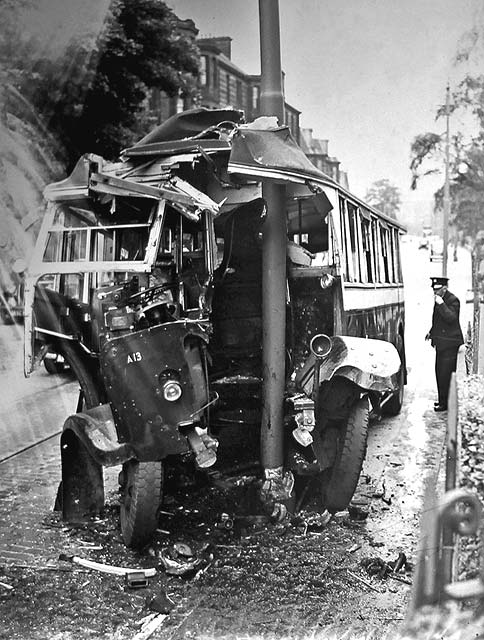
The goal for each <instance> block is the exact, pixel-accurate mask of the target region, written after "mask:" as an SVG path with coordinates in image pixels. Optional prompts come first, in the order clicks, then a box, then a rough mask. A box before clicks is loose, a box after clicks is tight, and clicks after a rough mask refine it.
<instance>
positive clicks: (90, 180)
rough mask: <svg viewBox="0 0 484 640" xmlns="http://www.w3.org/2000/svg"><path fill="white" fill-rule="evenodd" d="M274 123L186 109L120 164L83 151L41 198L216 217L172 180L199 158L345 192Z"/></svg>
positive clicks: (237, 171)
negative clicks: (168, 208) (145, 205)
mask: <svg viewBox="0 0 484 640" xmlns="http://www.w3.org/2000/svg"><path fill="white" fill-rule="evenodd" d="M275 121H276V119H275V118H273V117H261V118H258V119H257V120H255V121H254V122H252V123H248V124H244V123H243V113H242V112H241V111H239V110H236V109H204V108H200V109H191V110H189V111H184V112H182V113H179V114H176V115H174V116H172V117H171V118H168V119H167V120H166V121H165V122H164V123H163V124H161V125H160V126H158V127H156V128H155V129H153V131H151V132H150V133H149V134H148V135H146V136H145V137H143V138H142V139H141V140H139V142H137V143H136V144H135V145H133V146H132V147H129V148H127V149H125V150H124V151H123V152H122V153H121V160H120V161H119V162H117V163H112V162H107V161H105V160H103V158H102V157H100V156H95V155H93V154H90V155H86V156H83V157H82V158H81V159H80V160H79V162H78V163H77V165H76V167H75V168H74V170H73V172H72V173H71V175H70V176H69V177H68V178H66V179H65V180H61V181H60V182H56V183H53V184H50V185H48V186H47V187H46V189H45V192H44V195H45V197H46V199H47V200H51V201H61V200H72V199H79V198H86V197H89V193H90V192H102V193H111V194H112V195H113V196H114V195H126V196H131V197H148V198H155V199H159V198H165V199H166V200H168V201H173V202H178V204H179V205H180V206H185V207H188V209H192V210H193V211H195V212H197V211H200V210H201V209H209V210H211V211H212V212H213V213H214V214H215V215H217V214H218V213H219V212H220V208H221V206H222V204H223V203H221V205H218V204H217V203H216V202H214V201H213V200H211V199H210V198H209V197H208V195H206V194H204V193H202V192H201V191H199V190H198V189H195V187H193V186H192V185H189V184H188V183H187V182H184V181H182V180H180V179H179V178H177V180H175V179H174V178H175V176H177V170H178V168H179V167H180V165H181V164H183V163H189V164H191V165H194V163H195V162H196V161H197V160H200V159H205V160H206V161H207V162H208V165H209V167H210V165H211V164H212V165H213V166H212V169H213V171H214V172H215V170H216V167H215V162H214V161H215V160H216V161H217V166H218V167H219V166H220V165H222V166H223V167H224V168H225V169H226V172H227V174H228V175H229V176H230V175H234V176H237V175H239V176H245V177H246V178H252V179H254V180H256V181H258V182H260V181H261V180H268V179H270V180H276V181H278V182H285V183H293V184H294V183H295V184H299V185H306V186H307V187H308V189H309V190H310V191H313V192H315V191H317V190H318V189H320V188H321V187H324V186H326V187H333V188H338V189H339V190H341V191H343V192H345V193H346V190H345V189H343V188H342V187H341V185H338V184H337V183H336V182H335V181H334V180H333V179H332V178H330V177H329V176H327V175H326V174H324V173H323V172H321V171H320V170H319V169H318V168H317V167H315V166H314V165H313V164H312V163H311V162H310V160H309V159H308V157H307V156H306V155H305V153H304V152H303V150H302V149H301V148H300V147H299V145H298V144H297V142H296V141H295V140H294V138H293V136H292V134H291V132H290V130H289V128H288V127H286V126H283V127H279V126H275ZM93 167H94V169H93ZM353 197H354V196H353ZM356 199H357V200H358V198H356ZM361 204H364V203H363V202H361ZM365 206H367V207H368V205H365ZM368 208H369V209H371V207H368ZM378 215H379V216H381V217H383V218H386V216H382V214H381V213H380V212H378ZM392 223H393V224H396V226H398V227H401V228H402V229H403V227H402V225H400V224H399V223H398V222H396V221H394V220H392Z"/></svg>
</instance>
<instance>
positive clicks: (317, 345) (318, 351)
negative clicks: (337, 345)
mask: <svg viewBox="0 0 484 640" xmlns="http://www.w3.org/2000/svg"><path fill="white" fill-rule="evenodd" d="M332 345H333V341H332V340H331V338H330V337H329V336H327V335H326V334H324V333H318V335H316V336H314V337H313V338H312V340H311V342H310V344H309V348H310V349H311V353H312V354H313V355H314V356H316V358H324V357H325V356H327V355H328V353H329V352H330V351H331V347H332Z"/></svg>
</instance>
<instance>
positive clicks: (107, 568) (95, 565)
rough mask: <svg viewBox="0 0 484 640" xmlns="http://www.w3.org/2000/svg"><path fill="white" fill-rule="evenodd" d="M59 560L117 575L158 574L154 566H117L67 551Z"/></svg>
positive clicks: (149, 575)
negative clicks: (145, 567) (147, 567)
mask: <svg viewBox="0 0 484 640" xmlns="http://www.w3.org/2000/svg"><path fill="white" fill-rule="evenodd" d="M59 560H62V561H64V562H72V563H74V564H78V565H79V566H81V567H84V568H86V569H93V570H95V571H101V572H102V573H110V574H111V575H115V576H126V575H129V574H134V573H137V574H141V573H142V574H143V575H144V577H145V578H152V577H153V576H155V575H156V569H155V568H154V567H153V568H150V569H130V568H128V567H115V566H113V565H110V564H103V563H101V562H94V560H87V559H85V558H80V557H79V556H70V555H67V554H66V553H61V554H60V555H59Z"/></svg>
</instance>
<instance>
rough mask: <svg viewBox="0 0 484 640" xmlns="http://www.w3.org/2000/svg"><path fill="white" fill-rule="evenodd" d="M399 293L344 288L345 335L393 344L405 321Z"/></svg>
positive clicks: (395, 289) (394, 289)
mask: <svg viewBox="0 0 484 640" xmlns="http://www.w3.org/2000/svg"><path fill="white" fill-rule="evenodd" d="M401 289H402V287H381V288H378V289H376V288H372V289H371V291H366V288H360V287H348V286H347V287H346V296H345V299H346V303H347V308H346V310H345V312H344V318H345V321H346V322H345V325H346V326H345V332H346V335H350V336H356V337H362V338H375V339H377V340H387V341H388V342H391V343H392V344H396V337H397V335H398V333H399V331H400V330H401V329H402V330H403V326H404V320H405V318H404V307H403V303H402V301H401V299H402V292H401ZM365 294H366V295H365ZM365 298H366V302H365ZM370 301H371V304H370Z"/></svg>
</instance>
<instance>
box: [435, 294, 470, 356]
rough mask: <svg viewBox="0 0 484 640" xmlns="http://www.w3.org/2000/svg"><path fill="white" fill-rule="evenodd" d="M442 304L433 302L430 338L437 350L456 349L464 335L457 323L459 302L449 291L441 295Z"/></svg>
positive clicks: (461, 342)
mask: <svg viewBox="0 0 484 640" xmlns="http://www.w3.org/2000/svg"><path fill="white" fill-rule="evenodd" d="M442 299H443V301H444V303H443V304H435V305H434V312H433V314H432V328H431V329H430V338H431V340H432V346H433V347H435V349H436V350H437V351H445V350H446V349H458V348H459V347H460V345H461V344H464V337H463V335H462V330H461V328H460V324H459V311H460V302H459V298H457V297H456V296H455V295H454V294H453V293H450V291H446V292H445V293H444V295H443V296H442Z"/></svg>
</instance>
